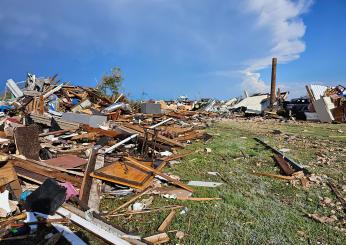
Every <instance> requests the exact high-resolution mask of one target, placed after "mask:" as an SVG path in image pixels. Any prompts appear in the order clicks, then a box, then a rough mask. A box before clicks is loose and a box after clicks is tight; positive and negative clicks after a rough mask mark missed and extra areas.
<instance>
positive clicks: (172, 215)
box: [157, 210, 177, 232]
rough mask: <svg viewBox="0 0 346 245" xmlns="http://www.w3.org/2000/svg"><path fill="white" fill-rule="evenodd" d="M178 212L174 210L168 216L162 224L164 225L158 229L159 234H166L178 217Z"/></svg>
mask: <svg viewBox="0 0 346 245" xmlns="http://www.w3.org/2000/svg"><path fill="white" fill-rule="evenodd" d="M176 213H177V211H176V210H172V211H171V212H170V213H169V214H168V216H167V217H166V218H165V220H164V221H163V222H162V224H161V225H160V227H159V228H158V229H157V231H158V232H164V231H165V230H166V229H167V227H168V226H169V225H170V224H171V223H172V221H173V219H174V217H175V215H176Z"/></svg>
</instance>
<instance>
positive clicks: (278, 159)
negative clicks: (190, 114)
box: [274, 155, 295, 175]
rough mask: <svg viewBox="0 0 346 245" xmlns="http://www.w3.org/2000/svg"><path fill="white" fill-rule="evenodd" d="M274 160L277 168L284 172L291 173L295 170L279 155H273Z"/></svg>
mask: <svg viewBox="0 0 346 245" xmlns="http://www.w3.org/2000/svg"><path fill="white" fill-rule="evenodd" d="M274 159H275V162H276V163H277V165H278V166H279V168H280V169H281V170H282V171H283V172H284V173H285V174H286V175H292V174H293V173H294V172H295V171H294V169H293V168H292V167H291V165H290V164H289V163H288V162H287V161H286V160H285V159H284V158H283V157H281V156H278V155H274Z"/></svg>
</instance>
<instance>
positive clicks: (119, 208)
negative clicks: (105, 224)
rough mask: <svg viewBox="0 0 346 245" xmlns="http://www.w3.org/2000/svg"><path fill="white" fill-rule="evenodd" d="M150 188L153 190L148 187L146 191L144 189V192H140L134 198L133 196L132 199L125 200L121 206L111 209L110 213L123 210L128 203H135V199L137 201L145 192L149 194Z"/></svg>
mask: <svg viewBox="0 0 346 245" xmlns="http://www.w3.org/2000/svg"><path fill="white" fill-rule="evenodd" d="M150 190H151V189H147V190H146V191H144V192H142V193H140V194H138V195H136V196H134V197H133V198H131V199H130V200H128V201H127V202H125V203H124V204H122V205H120V206H119V207H117V208H116V209H114V210H112V211H110V212H109V213H108V215H110V214H114V213H116V212H117V211H119V210H121V209H123V208H125V207H127V206H128V205H130V204H131V203H133V202H134V201H136V200H137V199H138V198H140V197H142V196H144V195H145V194H147V193H148V192H149V191H150Z"/></svg>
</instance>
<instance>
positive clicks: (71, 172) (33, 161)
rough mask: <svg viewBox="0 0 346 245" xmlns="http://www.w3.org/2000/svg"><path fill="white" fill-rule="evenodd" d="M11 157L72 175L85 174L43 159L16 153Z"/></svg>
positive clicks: (81, 175)
mask: <svg viewBox="0 0 346 245" xmlns="http://www.w3.org/2000/svg"><path fill="white" fill-rule="evenodd" d="M11 157H13V158H15V159H16V160H18V161H22V162H23V163H25V162H31V163H34V164H36V165H40V166H42V167H45V168H48V169H51V170H58V171H60V172H65V173H68V174H72V175H77V176H80V177H83V176H84V174H83V173H80V172H77V171H73V170H67V169H65V168H61V167H58V166H52V165H49V164H47V163H45V162H42V161H36V160H33V159H23V158H21V157H18V156H15V155H11Z"/></svg>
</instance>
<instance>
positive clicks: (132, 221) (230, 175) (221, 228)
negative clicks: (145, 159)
mask: <svg viewBox="0 0 346 245" xmlns="http://www.w3.org/2000/svg"><path fill="white" fill-rule="evenodd" d="M343 128H344V125H335V124H317V123H314V124H312V123H284V122H282V123H281V122H277V121H272V120H268V121H259V122H254V121H250V120H248V121H247V120H240V121H224V122H222V123H217V124H215V125H214V126H213V127H211V128H209V129H208V132H209V133H211V134H213V135H214V137H213V138H212V139H211V140H209V141H208V142H206V143H204V142H202V141H199V142H195V143H194V144H192V145H190V146H189V147H188V150H195V151H198V150H199V151H198V152H196V153H193V154H191V155H189V156H187V157H185V158H184V159H182V160H181V163H179V164H176V165H174V166H173V167H171V168H170V167H166V168H165V169H164V172H166V173H172V174H175V175H178V176H180V177H181V179H182V181H188V180H203V181H216V182H222V180H221V179H220V178H219V177H217V176H210V175H208V174H207V172H208V171H214V172H215V171H216V172H219V173H220V174H221V175H222V176H223V177H224V178H225V179H227V182H228V184H226V183H224V184H223V185H222V186H220V187H217V188H205V187H195V188H194V189H195V192H194V194H193V196H194V197H221V198H222V200H221V201H209V202H193V201H178V200H168V199H164V198H161V197H158V196H155V199H154V202H153V204H152V206H151V207H160V206H163V205H171V204H175V205H184V206H185V207H187V209H188V211H187V213H186V214H180V213H178V215H177V216H176V217H175V219H174V220H173V223H172V224H171V226H170V227H169V230H172V231H174V230H179V231H183V232H184V233H185V234H186V236H185V237H184V239H183V240H182V241H178V240H177V239H176V238H175V232H171V233H168V234H169V236H170V238H171V241H170V243H171V244H177V243H180V244H345V238H346V236H345V232H344V231H340V230H338V229H336V228H335V226H336V225H328V224H321V223H318V222H316V221H314V220H312V219H310V218H308V217H306V215H305V213H319V214H321V215H330V214H331V212H332V209H333V208H332V207H325V206H323V205H321V204H320V198H322V197H329V198H331V199H332V200H333V202H334V203H336V202H337V199H336V198H335V197H334V195H333V194H332V193H331V192H330V189H329V188H328V186H324V185H319V186H317V185H315V186H312V187H310V188H309V189H303V188H302V187H301V186H300V185H297V186H292V185H291V184H290V183H288V182H286V181H282V180H277V179H272V178H268V177H259V176H255V175H253V174H251V173H252V172H253V171H256V172H270V173H276V174H278V173H279V169H278V168H277V167H276V166H275V163H274V161H273V160H272V158H271V157H272V153H271V152H270V151H269V150H267V149H265V147H263V145H260V144H259V143H257V142H256V141H255V140H254V139H253V138H254V137H260V138H263V139H266V140H268V142H269V143H270V144H271V145H272V146H274V147H275V148H278V149H280V148H288V149H290V151H289V152H288V153H287V156H289V157H291V158H292V159H294V160H296V161H298V162H300V163H301V164H302V165H304V166H306V167H307V168H308V169H309V170H310V171H311V172H313V173H316V174H317V175H323V176H324V178H327V177H329V178H333V179H334V180H335V181H336V182H337V183H338V184H341V185H345V184H346V179H345V170H346V166H345V160H346V150H345V148H346V147H345V146H346V139H345V138H330V137H329V135H340V134H343V135H345V133H340V132H338V130H339V129H341V130H343ZM274 129H279V130H280V131H281V132H282V133H281V134H279V135H275V134H273V133H272V131H273V130H274ZM205 147H208V148H211V149H212V152H211V153H209V154H207V153H205V152H203V149H204V148H205ZM201 150H202V151H201ZM242 152H243V153H244V154H245V155H246V158H244V157H243V155H242ZM317 154H319V155H321V154H322V156H325V158H326V159H328V158H329V159H333V160H331V161H330V162H328V163H319V162H318V161H317V160H318V157H317ZM128 198H130V197H127V198H122V199H115V200H114V199H111V200H109V199H104V200H103V202H102V209H103V210H112V209H114V208H116V207H117V206H119V205H120V204H122V203H124V202H125V201H126V200H128ZM144 198H147V197H146V196H145V197H144ZM168 213H169V211H165V212H160V213H151V214H140V215H133V216H122V217H117V218H113V219H112V220H111V221H112V222H113V223H114V224H115V225H117V226H119V227H122V228H123V229H125V230H127V231H128V232H131V233H135V234H140V235H142V236H149V235H153V234H156V233H157V232H156V230H157V228H158V227H159V225H160V224H161V222H162V221H163V220H164V218H165V217H166V216H167V215H168ZM336 216H337V217H338V218H339V220H341V219H342V218H344V217H345V216H344V213H343V212H342V211H340V210H337V212H336ZM339 228H345V225H344V227H342V226H341V225H339Z"/></svg>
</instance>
